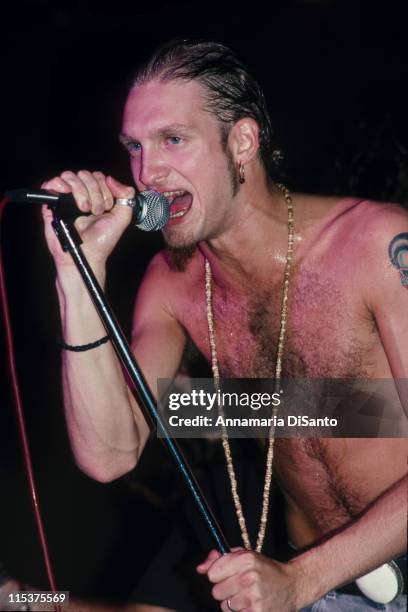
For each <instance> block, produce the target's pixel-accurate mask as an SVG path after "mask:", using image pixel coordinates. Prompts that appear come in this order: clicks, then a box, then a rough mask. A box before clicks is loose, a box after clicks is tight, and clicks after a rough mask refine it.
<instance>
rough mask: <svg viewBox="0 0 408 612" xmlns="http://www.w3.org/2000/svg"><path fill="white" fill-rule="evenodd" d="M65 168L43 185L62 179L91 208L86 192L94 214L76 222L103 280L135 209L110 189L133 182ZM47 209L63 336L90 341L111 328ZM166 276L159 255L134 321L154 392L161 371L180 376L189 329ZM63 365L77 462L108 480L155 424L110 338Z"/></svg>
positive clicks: (125, 467) (123, 193)
mask: <svg viewBox="0 0 408 612" xmlns="http://www.w3.org/2000/svg"><path fill="white" fill-rule="evenodd" d="M94 174H96V173H94ZM61 176H62V177H63V178H62V179H60V178H58V179H54V180H53V181H50V182H49V183H46V184H44V187H45V188H47V189H57V190H58V191H62V190H63V185H62V184H61V183H60V181H61V180H62V181H65V182H66V183H67V187H66V188H65V190H67V191H72V193H73V194H74V196H75V199H76V201H77V203H78V205H79V206H80V207H82V210H87V208H86V202H85V200H88V202H90V206H89V208H90V207H92V211H93V212H95V213H96V214H95V216H94V215H92V216H91V217H80V218H79V219H78V220H77V221H76V226H77V229H78V230H79V231H80V233H81V237H82V239H83V250H84V252H85V255H86V256H87V258H88V260H89V262H90V264H91V266H92V268H93V270H94V272H95V274H96V277H97V279H98V281H99V282H100V284H101V286H102V287H103V286H104V282H105V262H106V259H107V257H108V255H109V254H110V252H111V251H112V249H113V248H114V246H115V244H116V243H117V240H118V239H119V237H120V236H121V234H122V232H123V231H124V229H125V227H126V226H127V225H128V223H129V221H130V219H131V211H130V210H128V209H127V208H125V207H120V206H118V207H115V208H113V209H111V210H110V209H109V205H110V206H112V203H113V197H112V195H113V196H115V197H131V196H132V195H133V190H132V189H131V188H129V187H125V186H123V185H120V184H119V183H117V182H116V181H113V179H107V180H106V181H105V179H104V177H103V175H99V176H98V178H97V181H95V180H93V179H94V178H95V177H94V176H93V175H90V173H79V174H78V175H74V174H73V173H64V174H63V175H61ZM102 177H103V178H102ZM104 201H105V203H106V208H103V206H104V203H103V202H104ZM98 207H99V208H98ZM89 208H88V209H89ZM95 209H96V210H95ZM104 210H105V212H104ZM106 210H109V212H106ZM43 214H44V221H45V231H46V237H47V242H48V246H49V248H50V250H51V253H52V254H53V256H54V260H55V262H56V266H57V291H58V296H59V302H60V309H61V318H62V333H63V337H64V340H65V342H67V343H68V344H72V345H81V344H87V343H89V342H92V341H94V340H96V339H98V338H101V337H103V336H104V335H105V334H106V332H105V329H104V327H103V325H102V323H101V321H100V319H99V316H98V315H97V313H96V311H95V308H94V306H93V304H92V301H91V299H90V297H89V295H88V292H87V290H86V288H85V286H84V285H83V282H82V280H81V278H80V277H79V274H78V272H77V270H76V268H75V266H74V265H73V263H72V260H71V258H70V256H69V255H68V254H66V253H63V252H62V250H61V248H60V246H59V243H58V241H57V239H56V237H55V236H54V233H53V230H52V228H51V227H50V217H51V215H50V213H49V211H48V210H47V209H44V213H43ZM162 281H163V282H165V270H164V264H163V263H161V261H160V259H156V261H153V262H152V264H151V265H150V267H149V270H148V272H147V274H146V276H145V279H144V282H143V286H142V289H141V294H140V297H139V299H138V301H137V305H136V309H135V321H139V320H140V325H139V324H137V323H135V325H134V329H133V343H132V347H133V349H134V352H135V356H136V359H137V360H138V362H139V364H140V366H141V369H142V370H143V372H144V375H145V377H146V379H147V382H148V383H149V385H150V386H151V388H152V391H153V392H154V391H155V387H156V379H157V378H158V377H163V378H172V377H173V376H174V374H175V373H176V371H177V368H178V365H179V362H180V360H181V356H182V352H183V347H184V333H183V331H182V329H181V327H180V325H179V324H178V323H177V321H176V320H175V319H174V317H173V316H172V315H171V312H170V311H169V310H168V309H167V306H166V304H165V303H164V302H163V296H165V295H168V291H166V290H163V282H162ZM159 341H160V346H158V342H159ZM158 354H160V360H158V359H157V358H156V356H157V355H158ZM62 368H63V371H62V377H63V389H64V404H65V412H66V419H67V425H68V432H69V436H70V440H71V444H72V448H73V452H74V455H75V459H76V461H77V463H78V465H79V466H80V467H81V469H82V470H83V471H85V472H86V473H87V474H88V475H90V476H92V477H93V478H95V479H97V480H100V481H102V482H104V481H105V482H106V481H109V480H112V479H114V478H117V477H119V476H121V475H122V474H124V473H126V472H128V471H129V470H131V469H132V468H133V467H134V466H135V464H136V462H137V460H138V458H139V457H140V454H141V452H142V450H143V447H144V444H145V442H146V440H147V437H148V435H149V428H148V426H147V424H146V422H145V420H144V417H143V415H142V413H141V411H140V409H139V407H138V405H137V402H136V400H135V398H134V397H133V395H132V393H131V392H130V391H129V390H128V388H127V385H126V382H125V378H124V375H123V372H122V369H121V365H120V363H119V360H118V358H117V356H116V353H115V351H114V349H113V347H112V346H111V344H110V343H107V344H104V345H101V346H99V347H97V348H95V349H92V350H90V351H85V352H79V353H77V352H72V351H63V356H62Z"/></svg>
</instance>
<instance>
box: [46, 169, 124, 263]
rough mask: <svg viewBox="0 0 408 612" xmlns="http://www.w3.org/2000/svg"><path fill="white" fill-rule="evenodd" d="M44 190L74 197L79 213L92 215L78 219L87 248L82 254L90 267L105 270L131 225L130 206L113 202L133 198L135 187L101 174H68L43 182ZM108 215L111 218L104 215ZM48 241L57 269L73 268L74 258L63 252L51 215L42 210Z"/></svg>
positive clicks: (78, 225)
mask: <svg viewBox="0 0 408 612" xmlns="http://www.w3.org/2000/svg"><path fill="white" fill-rule="evenodd" d="M41 187H42V188H43V189H48V190H51V191H56V192H58V193H72V195H73V196H74V199H75V201H76V203H77V205H78V208H79V210H81V211H83V212H84V213H89V212H90V213H92V215H91V216H87V217H78V219H76V221H75V227H76V229H77V230H78V232H79V234H80V236H81V238H82V240H83V242H84V244H83V250H84V252H85V255H86V256H87V258H88V260H89V261H90V263H91V264H93V265H94V266H95V265H99V266H104V265H105V263H106V260H107V258H108V257H109V255H110V254H111V252H112V250H113V249H114V247H115V245H116V243H117V242H118V240H119V238H120V236H121V235H122V233H123V231H124V230H125V228H126V227H127V225H129V223H130V220H131V218H132V211H131V209H130V208H128V207H127V206H114V198H133V197H134V195H135V190H134V189H133V187H129V186H127V185H123V184H122V183H119V182H118V181H116V180H115V179H114V178H112V177H110V176H109V177H105V176H104V174H102V172H88V171H87V170H81V171H80V172H78V173H77V174H75V173H74V172H71V171H69V170H67V171H66V172H63V173H62V174H61V176H57V177H55V178H53V179H51V180H50V181H46V182H44V183H43V184H42V185H41ZM104 213H108V214H104ZM43 218H44V225H45V237H46V239H47V244H48V248H49V249H50V251H51V254H52V255H53V257H54V259H55V263H56V265H57V266H67V265H68V266H72V265H73V262H72V258H71V256H70V255H69V254H68V253H64V252H63V250H62V249H61V246H60V243H59V240H58V239H57V237H56V235H55V233H54V230H53V228H52V226H51V221H52V212H51V210H49V209H48V207H47V206H43Z"/></svg>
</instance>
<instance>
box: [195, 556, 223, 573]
mask: <svg viewBox="0 0 408 612" xmlns="http://www.w3.org/2000/svg"><path fill="white" fill-rule="evenodd" d="M221 556H222V555H221V553H220V552H218V550H211V551H210V552H209V553H208V556H207V558H206V560H205V561H203V562H202V563H200V564H199V565H197V568H196V569H197V572H198V573H199V574H206V573H207V572H208V570H209V569H210V567H211V565H212V564H213V563H214V561H216V560H217V559H219V558H220V557H221Z"/></svg>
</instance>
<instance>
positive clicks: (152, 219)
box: [136, 191, 170, 232]
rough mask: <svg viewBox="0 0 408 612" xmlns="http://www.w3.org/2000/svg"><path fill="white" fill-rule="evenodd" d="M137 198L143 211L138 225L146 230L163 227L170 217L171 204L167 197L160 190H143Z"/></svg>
mask: <svg viewBox="0 0 408 612" xmlns="http://www.w3.org/2000/svg"><path fill="white" fill-rule="evenodd" d="M137 199H138V200H139V203H140V204H141V208H142V211H143V212H142V218H141V220H140V222H139V223H137V224H136V227H138V228H139V229H141V230H144V231H146V232H151V231H155V230H159V229H162V228H163V227H164V226H165V225H166V223H167V221H168V220H169V218H170V204H169V202H168V200H167V198H165V196H164V195H163V194H162V193H159V192H158V191H142V192H141V193H139V195H138V196H137Z"/></svg>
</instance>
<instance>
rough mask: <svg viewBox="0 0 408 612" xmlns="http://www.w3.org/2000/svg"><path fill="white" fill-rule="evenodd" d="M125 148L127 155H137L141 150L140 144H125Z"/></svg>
mask: <svg viewBox="0 0 408 612" xmlns="http://www.w3.org/2000/svg"><path fill="white" fill-rule="evenodd" d="M126 148H127V150H128V151H129V153H139V151H140V150H141V148H142V145H141V144H140V142H127V143H126Z"/></svg>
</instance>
